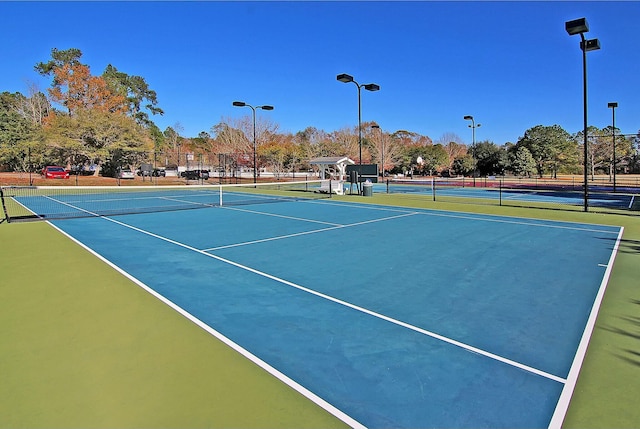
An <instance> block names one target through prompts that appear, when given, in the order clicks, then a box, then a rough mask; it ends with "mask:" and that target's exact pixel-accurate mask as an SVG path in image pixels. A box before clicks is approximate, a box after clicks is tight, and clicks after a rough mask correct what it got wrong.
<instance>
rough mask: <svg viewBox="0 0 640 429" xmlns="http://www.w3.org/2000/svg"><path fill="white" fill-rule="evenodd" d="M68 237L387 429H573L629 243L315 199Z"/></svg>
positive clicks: (555, 226) (590, 230) (271, 365)
mask: <svg viewBox="0 0 640 429" xmlns="http://www.w3.org/2000/svg"><path fill="white" fill-rule="evenodd" d="M173 197H175V195H174V196H173ZM173 197H172V198H173ZM60 201H62V199H60ZM54 202H55V201H54ZM21 204H23V205H24V206H25V207H27V208H28V202H27V201H26V200H22V201H21ZM61 204H63V205H64V206H65V207H67V208H69V205H72V203H71V202H69V201H67V200H64V201H63V202H62V203H61ZM81 210H88V211H89V209H87V208H82V209H81ZM52 223H53V224H54V225H55V226H56V227H57V228H58V229H60V230H61V231H62V232H64V233H65V234H67V235H69V236H70V237H72V238H73V239H74V240H77V241H78V242H79V243H81V244H82V245H83V246H85V247H87V248H88V249H90V250H91V251H92V252H94V253H95V254H97V255H99V256H100V257H101V258H103V259H104V260H106V261H108V262H109V263H110V264H112V265H113V266H115V267H117V268H118V269H119V270H121V271H122V272H124V273H126V274H127V275H128V276H130V277H131V278H132V279H134V280H135V281H136V282H138V284H139V285H140V286H142V287H144V288H146V289H147V290H149V292H151V293H153V294H154V295H156V296H157V297H158V298H159V299H162V300H163V301H165V302H166V303H167V304H169V305H171V306H173V307H174V308H175V309H176V310H177V311H180V312H182V313H183V314H184V315H185V316H186V317H189V318H191V319H192V320H194V322H196V323H198V324H200V325H201V326H202V327H203V328H204V329H207V330H208V331H209V332H211V333H212V334H213V335H216V336H218V337H221V338H224V339H225V340H226V341H228V342H229V344H232V345H233V346H234V347H236V348H237V349H238V350H240V351H242V352H243V353H244V354H245V355H246V356H247V357H249V358H250V359H253V360H254V361H255V362H256V363H257V364H259V365H261V366H263V367H264V368H265V369H267V370H268V371H270V372H272V373H273V374H274V375H276V376H278V377H280V378H281V379H282V380H283V381H284V382H286V383H288V384H290V385H292V386H293V387H295V388H296V389H298V391H300V392H301V393H302V394H304V395H306V396H308V397H310V398H311V399H312V400H314V401H316V402H317V403H319V404H321V405H323V406H324V407H325V408H326V409H327V410H329V411H330V412H332V413H333V414H335V415H336V416H338V417H339V418H341V419H343V420H344V421H345V422H347V423H348V424H350V425H352V426H354V427H359V426H366V427H372V428H383V427H405V428H416V427H452V428H453V427H474V428H475V427H509V428H515V427H544V426H548V425H550V424H552V423H553V424H556V425H559V423H560V422H561V421H562V419H563V418H564V413H565V412H566V409H567V406H568V401H569V398H570V395H571V392H572V390H573V387H574V384H575V382H576V379H577V375H578V372H579V369H580V365H581V362H582V357H583V355H584V352H585V350H586V344H587V341H588V338H589V335H590V332H591V329H592V328H593V323H594V321H595V315H596V312H597V309H598V306H599V304H600V300H601V298H602V294H603V293H604V288H605V287H606V283H607V280H608V276H609V272H610V270H611V268H612V264H613V260H614V258H615V252H616V249H617V246H618V242H619V240H620V237H621V236H622V229H621V228H618V227H611V226H602V225H588V224H576V223H562V222H552V221H542V220H532V219H521V218H507V217H497V216H488V215H471V214H460V213H453V212H443V211H429V210H419V209H410V208H394V207H386V206H375V205H368V204H356V203H346V202H339V201H335V200H332V199H320V200H317V199H303V198H296V199H281V200H280V202H279V203H277V204H249V205H224V204H223V205H222V206H220V205H211V206H210V208H205V209H199V210H181V211H162V212H153V213H144V214H131V215H120V216H113V217H101V216H92V217H87V218H78V219H66V220H56V221H53V222H52Z"/></svg>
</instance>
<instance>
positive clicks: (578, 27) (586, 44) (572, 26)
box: [564, 18, 600, 212]
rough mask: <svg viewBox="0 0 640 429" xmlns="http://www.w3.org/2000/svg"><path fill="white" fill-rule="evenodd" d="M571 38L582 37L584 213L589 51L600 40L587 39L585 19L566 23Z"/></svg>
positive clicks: (585, 203)
mask: <svg viewBox="0 0 640 429" xmlns="http://www.w3.org/2000/svg"><path fill="white" fill-rule="evenodd" d="M564 28H565V30H567V33H568V34H569V36H573V35H575V34H579V35H580V50H581V51H582V105H583V109H584V129H583V133H584V211H585V212H586V211H589V183H588V180H589V178H588V176H587V168H588V167H587V160H588V157H589V150H588V142H587V51H595V50H598V49H600V42H599V41H598V39H589V40H587V39H585V37H584V33H587V32H588V31H589V24H588V23H587V20H586V19H585V18H579V19H574V20H573V21H567V22H565V23H564Z"/></svg>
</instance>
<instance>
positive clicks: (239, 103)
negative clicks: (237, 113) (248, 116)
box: [233, 101, 247, 107]
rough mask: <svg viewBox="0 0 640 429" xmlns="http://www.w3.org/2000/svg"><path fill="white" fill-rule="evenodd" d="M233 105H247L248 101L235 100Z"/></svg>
mask: <svg viewBox="0 0 640 429" xmlns="http://www.w3.org/2000/svg"><path fill="white" fill-rule="evenodd" d="M233 105H234V106H236V107H244V106H246V105H247V103H245V102H244V101H234V102H233Z"/></svg>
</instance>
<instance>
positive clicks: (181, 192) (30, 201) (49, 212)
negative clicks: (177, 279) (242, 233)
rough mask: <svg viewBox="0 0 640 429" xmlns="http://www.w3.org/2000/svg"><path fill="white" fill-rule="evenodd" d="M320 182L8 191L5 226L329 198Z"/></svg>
mask: <svg viewBox="0 0 640 429" xmlns="http://www.w3.org/2000/svg"><path fill="white" fill-rule="evenodd" d="M320 184H321V182H320V181H319V180H317V181H315V180H314V181H301V182H276V183H257V184H256V183H252V184H236V185H179V186H126V187H120V186H86V187H85V186H5V187H1V188H0V199H1V200H2V209H3V214H4V220H6V221H7V222H18V221H29V220H54V219H69V218H78V217H91V216H115V215H122V214H135V213H151V212H161V211H173V210H188V209H197V208H206V207H219V206H233V205H246V204H263V203H271V202H278V201H295V200H301V199H318V198H328V197H330V196H331V194H326V193H320V192H318V190H319V189H320Z"/></svg>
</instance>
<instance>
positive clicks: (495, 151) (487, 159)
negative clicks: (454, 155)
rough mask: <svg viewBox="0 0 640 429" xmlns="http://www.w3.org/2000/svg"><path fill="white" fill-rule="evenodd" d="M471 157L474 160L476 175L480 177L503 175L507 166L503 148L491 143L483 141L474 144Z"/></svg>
mask: <svg viewBox="0 0 640 429" xmlns="http://www.w3.org/2000/svg"><path fill="white" fill-rule="evenodd" d="M472 155H473V156H474V158H475V160H476V169H477V174H479V175H480V176H493V175H496V174H503V173H504V170H505V168H506V166H507V153H506V151H505V150H504V148H501V147H499V146H498V145H496V144H495V143H493V142H490V141H483V142H479V143H476V145H475V147H474V148H473V153H472Z"/></svg>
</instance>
